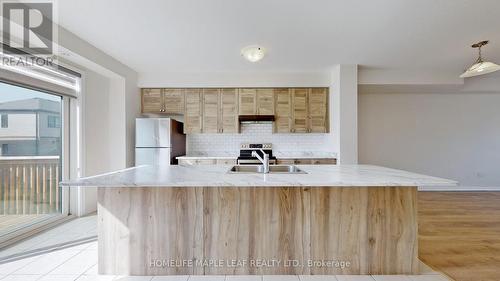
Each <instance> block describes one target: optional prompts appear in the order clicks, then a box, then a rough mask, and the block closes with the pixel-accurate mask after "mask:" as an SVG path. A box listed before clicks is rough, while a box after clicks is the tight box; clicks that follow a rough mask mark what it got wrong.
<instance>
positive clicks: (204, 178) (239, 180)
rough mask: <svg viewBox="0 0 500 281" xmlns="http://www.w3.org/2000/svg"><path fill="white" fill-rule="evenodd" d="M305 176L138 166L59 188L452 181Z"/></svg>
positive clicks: (350, 168)
mask: <svg viewBox="0 0 500 281" xmlns="http://www.w3.org/2000/svg"><path fill="white" fill-rule="evenodd" d="M297 166H298V167H300V169H302V170H304V171H305V172H307V174H229V173H227V171H228V170H229V168H230V166H227V165H219V166H217V165H207V166H188V167H186V166H165V167H159V166H141V167H135V168H129V169H125V170H120V171H116V172H113V173H107V174H103V175H98V176H93V177H87V178H81V179H78V180H72V181H64V182H62V183H61V185H62V186H81V187H84V186H92V187H95V186H98V187H145V186H148V187H189V186H192V187H231V186H239V187H245V186H247V187H251V186H259V187H264V186H279V187H284V186H298V187H300V186H450V185H456V184H457V183H456V182H455V181H452V180H447V179H442V178H437V177H431V176H425V175H420V174H415V173H411V172H407V171H402V170H395V169H389V168H385V167H380V166H371V165H297Z"/></svg>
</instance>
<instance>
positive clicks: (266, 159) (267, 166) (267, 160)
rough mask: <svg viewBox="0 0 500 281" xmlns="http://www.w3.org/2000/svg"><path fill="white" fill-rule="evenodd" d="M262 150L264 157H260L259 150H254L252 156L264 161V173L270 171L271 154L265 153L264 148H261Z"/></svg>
mask: <svg viewBox="0 0 500 281" xmlns="http://www.w3.org/2000/svg"><path fill="white" fill-rule="evenodd" d="M259 150H260V151H261V152H262V155H263V156H264V157H260V155H259V154H258V153H257V151H252V156H253V157H257V159H259V161H260V162H262V166H264V171H263V173H266V174H267V173H269V154H267V153H265V152H264V150H262V149H259Z"/></svg>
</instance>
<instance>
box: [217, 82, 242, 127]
mask: <svg viewBox="0 0 500 281" xmlns="http://www.w3.org/2000/svg"><path fill="white" fill-rule="evenodd" d="M239 125H240V123H239V121H238V89H222V90H221V93H220V132H221V133H238V131H239Z"/></svg>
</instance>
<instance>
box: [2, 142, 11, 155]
mask: <svg viewBox="0 0 500 281" xmlns="http://www.w3.org/2000/svg"><path fill="white" fill-rule="evenodd" d="M1 152H2V153H0V156H1V155H8V154H9V145H8V144H6V143H3V144H2V151H1Z"/></svg>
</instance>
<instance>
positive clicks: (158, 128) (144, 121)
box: [135, 118, 186, 166]
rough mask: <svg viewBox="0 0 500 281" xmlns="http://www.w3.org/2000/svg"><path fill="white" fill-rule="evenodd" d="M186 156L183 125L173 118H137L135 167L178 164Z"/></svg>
mask: <svg viewBox="0 0 500 281" xmlns="http://www.w3.org/2000/svg"><path fill="white" fill-rule="evenodd" d="M185 154H186V135H185V134H184V133H183V124H182V123H181V122H179V121H176V120H174V119H171V118H136V120H135V165H136V166H139V165H160V166H162V165H172V164H177V159H176V157H177V156H182V155H185Z"/></svg>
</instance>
